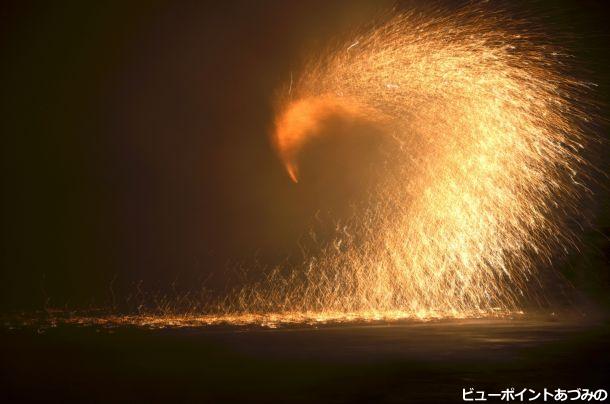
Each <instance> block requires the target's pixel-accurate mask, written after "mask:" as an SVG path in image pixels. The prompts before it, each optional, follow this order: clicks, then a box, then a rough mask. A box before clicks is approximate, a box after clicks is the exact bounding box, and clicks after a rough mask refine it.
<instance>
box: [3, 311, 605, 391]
mask: <svg viewBox="0 0 610 404" xmlns="http://www.w3.org/2000/svg"><path fill="white" fill-rule="evenodd" d="M609 342H610V323H608V322H596V323H588V324H583V323H582V322H578V323H577V322H572V321H570V322H559V321H549V320H543V321H529V320H528V321H526V320H512V321H509V320H493V321H489V320H472V321H441V322H432V323H404V324H394V325H373V326H371V325H369V326H322V327H319V328H312V327H304V328H289V329H245V328H226V327H212V328H195V329H165V330H147V329H141V328H140V329H138V328H129V327H122V328H114V329H100V328H95V327H73V326H59V327H55V328H46V329H37V328H35V327H34V328H21V329H12V330H8V329H4V330H3V331H2V337H1V342H0V346H1V348H0V349H1V350H2V358H3V359H2V365H1V366H2V395H3V396H4V399H3V401H4V402H22V401H45V402H49V401H51V402H56V401H57V402H66V401H79V402H109V401H112V402H145V401H161V400H163V401H172V402H187V401H188V402H205V401H214V402H252V401H254V402H433V403H434V402H436V403H438V402H462V388H470V387H473V388H475V389H476V390H485V391H486V392H487V393H493V392H500V391H501V390H503V389H505V388H510V387H515V388H516V389H517V391H520V390H521V389H523V388H531V389H534V390H537V391H541V390H542V389H543V388H545V387H546V388H548V389H549V390H550V389H553V390H554V389H556V388H565V389H570V388H579V387H580V388H588V389H599V388H605V389H606V390H608V388H609V387H610V365H609V361H608V359H610V352H609V351H608V346H609ZM490 401H493V400H491V399H490ZM497 401H498V400H497ZM540 401H541V400H540Z"/></svg>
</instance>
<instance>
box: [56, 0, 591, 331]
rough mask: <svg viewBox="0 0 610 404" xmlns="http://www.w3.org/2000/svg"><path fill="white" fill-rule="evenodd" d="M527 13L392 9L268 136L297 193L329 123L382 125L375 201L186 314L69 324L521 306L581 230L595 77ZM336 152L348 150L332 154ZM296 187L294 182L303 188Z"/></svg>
mask: <svg viewBox="0 0 610 404" xmlns="http://www.w3.org/2000/svg"><path fill="white" fill-rule="evenodd" d="M533 32H536V31H535V30H532V29H531V24H529V23H527V22H517V21H515V20H514V19H511V18H508V17H505V16H503V14H502V13H498V12H491V11H485V10H484V9H481V8H479V7H478V6H468V7H466V8H463V9H461V10H460V11H457V12H456V11H451V12H447V11H443V10H430V9H427V10H425V11H422V10H413V11H406V12H399V13H394V14H393V15H391V16H390V17H389V18H386V19H385V21H384V22H382V23H380V24H377V25H376V26H375V27H373V28H368V29H363V30H361V31H360V32H358V33H357V34H356V35H354V36H353V37H351V38H347V39H346V40H345V41H343V42H342V43H341V44H340V45H338V46H335V47H333V48H332V49H330V50H328V51H326V52H324V53H323V54H321V55H313V56H310V57H309V59H308V61H307V63H306V64H305V65H304V66H303V68H302V69H301V71H300V73H299V74H298V75H296V77H294V78H293V77H292V75H291V78H290V82H289V83H288V84H287V85H286V88H285V89H284V90H281V91H279V97H278V102H277V104H278V107H277V115H276V118H275V130H274V132H273V135H272V142H273V144H274V146H275V148H276V150H277V153H278V155H279V158H280V159H281V161H282V162H283V164H284V166H285V169H286V171H287V173H288V176H289V177H290V178H291V179H292V180H293V181H294V182H295V183H296V184H294V186H302V183H304V182H305V181H306V178H304V177H301V173H300V169H301V160H302V158H303V156H302V155H303V150H304V149H305V148H306V146H307V145H308V144H310V143H311V142H312V141H314V140H315V139H318V138H319V137H321V136H332V133H329V131H328V130H324V128H325V125H326V123H327V122H328V121H329V120H333V119H339V120H341V121H343V122H356V123H364V124H366V125H369V126H373V127H375V128H376V129H375V135H378V136H383V137H384V138H385V139H386V140H387V141H384V142H382V143H380V146H379V147H380V148H381V149H382V150H381V155H382V156H384V158H385V161H387V162H390V163H388V164H379V165H378V166H377V167H375V171H376V173H375V176H374V178H375V181H374V184H373V185H372V186H371V187H370V189H368V194H369V197H368V198H366V203H365V204H364V206H359V207H358V210H357V211H356V214H354V215H351V216H350V219H342V220H341V221H338V222H337V223H336V224H335V229H336V231H335V233H334V236H333V237H332V239H331V240H329V241H328V242H327V243H326V242H325V243H324V245H321V246H318V248H316V249H314V251H305V252H304V254H303V256H304V259H303V261H302V262H301V263H300V264H297V265H294V264H290V265H283V266H278V267H276V268H273V269H272V270H270V271H269V273H268V276H267V277H266V278H265V279H264V280H263V281H261V282H258V283H256V284H254V285H252V284H249V285H246V286H242V287H239V288H237V289H235V290H233V291H231V292H230V293H228V294H227V295H226V296H224V298H222V299H221V300H220V301H217V300H214V299H211V300H209V301H208V300H206V302H205V303H202V302H201V301H196V302H193V304H192V305H191V306H192V307H193V308H195V309H192V310H191V311H190V312H189V313H187V314H184V315H180V316H176V315H175V313H173V311H172V310H171V309H167V307H170V306H171V302H170V303H168V302H166V301H165V300H162V301H161V303H160V305H159V306H160V307H161V315H158V314H154V313H153V314H151V315H149V316H148V315H142V314H140V315H138V316H131V317H130V316H118V317H113V316H108V317H95V318H93V319H87V317H79V318H73V319H71V320H70V319H69V320H66V321H68V322H69V321H76V322H79V321H80V322H84V323H96V322H97V323H100V322H102V323H103V322H108V323H109V324H125V323H128V324H140V325H147V326H168V325H169V326H171V325H182V326H184V325H186V326H189V325H202V324H218V323H230V324H263V325H265V324H266V325H272V326H273V325H277V324H282V323H283V324H286V323H320V322H322V323H323V322H346V321H375V320H383V321H388V320H397V319H405V318H415V319H434V318H447V317H450V318H466V317H497V316H506V315H515V314H517V315H519V313H521V314H522V311H521V310H522V309H523V307H524V305H525V304H526V303H531V302H532V301H533V302H539V301H540V299H541V298H542V299H544V288H543V287H542V284H543V280H542V279H541V278H542V277H541V276H540V268H543V267H549V266H550V265H551V264H552V262H553V261H555V260H556V259H557V257H558V255H560V254H562V253H564V252H565V251H568V250H569V249H570V248H571V247H573V246H574V245H575V243H576V241H577V237H576V235H575V234H573V233H572V231H571V230H570V228H569V226H568V220H570V219H571V218H573V217H574V216H575V213H576V211H577V206H578V202H579V199H581V195H583V194H585V193H586V192H587V191H588V190H587V188H586V185H585V184H587V182H588V180H587V171H588V169H589V168H588V164H587V161H586V159H585V157H584V156H585V151H586V148H587V145H588V143H589V141H590V139H591V135H590V134H589V133H587V132H586V130H585V128H587V127H588V125H589V123H590V122H591V121H592V120H594V119H593V118H592V117H591V116H590V114H589V113H588V112H587V111H588V110H589V106H588V105H589V104H588V102H587V97H586V94H587V93H588V87H589V85H588V84H587V83H585V82H582V81H579V80H577V79H574V78H572V77H571V76H570V75H569V74H567V73H566V66H567V64H566V60H568V59H567V54H566V53H565V52H564V51H563V50H562V49H561V48H559V47H557V46H555V45H553V44H552V41H549V40H548V39H547V38H546V37H545V36H543V35H541V34H539V33H533ZM337 158H340V156H337ZM297 182H299V183H297Z"/></svg>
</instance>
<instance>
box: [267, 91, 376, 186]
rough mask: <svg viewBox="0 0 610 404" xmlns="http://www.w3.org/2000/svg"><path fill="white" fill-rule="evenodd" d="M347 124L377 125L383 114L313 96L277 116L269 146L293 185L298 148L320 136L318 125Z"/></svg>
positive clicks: (337, 99)
mask: <svg viewBox="0 0 610 404" xmlns="http://www.w3.org/2000/svg"><path fill="white" fill-rule="evenodd" d="M333 117H340V118H341V119H342V120H347V121H370V122H372V123H381V122H382V121H383V114H380V113H379V112H378V111H375V110H374V109H372V108H370V107H367V106H365V105H363V104H360V103H358V102H356V101H355V100H352V99H349V98H345V97H338V96H335V95H332V94H322V95H316V96H312V97H308V98H303V99H299V100H296V101H294V102H293V103H291V104H290V105H288V107H287V108H286V110H285V111H284V112H283V113H282V114H280V115H278V117H277V118H276V122H275V132H274V135H273V143H274V145H275V147H276V150H277V152H278V154H279V156H280V158H281V160H282V162H283V163H284V166H285V168H286V171H287V172H288V175H289V176H290V179H292V180H293V181H294V182H298V177H299V165H298V162H297V157H298V153H299V151H300V149H301V147H302V146H303V145H304V144H306V143H307V142H308V141H311V139H312V138H314V137H315V136H317V135H318V134H319V132H320V127H321V125H322V124H323V123H324V122H325V121H327V120H329V119H331V118H333Z"/></svg>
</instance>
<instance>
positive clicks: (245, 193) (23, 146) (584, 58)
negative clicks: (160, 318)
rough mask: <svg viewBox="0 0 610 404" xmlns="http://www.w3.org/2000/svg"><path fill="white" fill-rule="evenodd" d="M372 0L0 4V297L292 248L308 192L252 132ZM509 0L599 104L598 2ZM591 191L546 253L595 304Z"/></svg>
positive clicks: (597, 227) (87, 295)
mask: <svg viewBox="0 0 610 404" xmlns="http://www.w3.org/2000/svg"><path fill="white" fill-rule="evenodd" d="M492 3H493V2H492ZM388 4H390V3H380V2H372V1H370V2H366V1H333V2H328V1H317V0H316V1H308V2H300V1H260V2H259V1H257V2H250V1H232V2H224V1H215V2H161V1H148V2H104V3H103V4H102V3H98V2H60V3H55V2H40V3H35V2H13V3H11V2H9V3H3V5H2V6H1V9H0V10H1V11H0V13H1V14H0V18H1V20H0V60H1V61H2V63H1V67H0V69H1V75H0V84H1V89H2V90H1V94H2V111H3V114H2V120H1V122H0V127H1V128H2V130H1V136H2V147H1V150H2V159H1V164H2V168H1V172H2V253H1V254H2V269H1V271H2V279H1V281H0V285H1V286H0V288H1V290H0V296H1V299H2V307H3V309H5V310H15V309H39V308H42V307H45V306H58V307H63V306H67V307H82V306H87V305H104V304H107V303H108V301H109V299H110V293H111V292H110V289H111V288H112V289H113V292H112V293H122V294H127V293H130V291H132V290H133V289H134V287H135V286H134V285H136V284H138V283H139V282H141V283H142V285H144V286H145V287H148V288H151V289H167V288H169V287H170V286H169V285H173V286H172V287H175V285H176V284H178V285H187V286H188V285H193V284H195V283H197V282H201V281H203V280H204V279H207V278H208V277H209V275H210V274H214V276H213V277H212V278H210V279H211V280H210V279H208V282H211V283H212V285H214V284H215V283H218V284H222V283H223V281H225V280H226V279H225V276H224V273H225V271H228V269H227V268H231V267H232V266H234V265H235V263H237V262H240V261H244V262H246V263H249V262H252V261H253V260H254V259H256V260H258V261H259V262H261V263H263V264H273V263H277V262H279V261H280V260H282V259H284V257H286V255H288V254H291V253H294V249H295V245H296V242H297V240H298V239H299V237H301V236H302V234H303V233H304V232H306V231H307V229H308V226H309V223H310V222H309V221H310V218H311V214H312V212H314V211H315V209H317V206H318V205H317V204H318V202H319V200H317V199H316V198H317V197H316V196H315V195H309V194H307V192H305V191H303V190H302V189H301V188H299V187H295V186H294V185H293V184H292V183H291V182H290V180H289V179H288V177H287V176H286V174H285V173H284V171H283V168H282V166H281V164H280V163H279V161H278V160H277V158H276V157H275V155H274V153H273V150H272V148H271V146H270V144H269V141H268V134H269V131H270V128H271V125H272V117H273V111H272V101H273V93H274V91H275V90H276V89H277V88H278V87H279V86H280V85H281V84H284V83H285V82H286V81H287V80H288V79H289V76H290V72H291V70H292V69H294V68H295V67H296V66H298V65H299V61H300V58H301V56H302V55H303V52H304V50H312V49H313V50H315V49H317V48H319V47H321V46H323V45H324V44H325V43H326V42H327V41H328V40H329V39H330V38H332V37H333V36H334V35H336V34H339V33H341V32H344V31H345V29H347V28H349V27H351V26H352V25H353V24H356V25H357V24H360V23H366V22H369V21H370V20H371V18H372V17H373V16H375V15H377V14H378V13H379V12H381V11H383V10H385V9H387V5H388ZM455 4H456V3H455V2H450V3H448V4H447V6H451V7H454V6H455ZM498 4H500V3H498ZM502 4H503V5H508V4H509V3H502ZM408 5H409V3H408V2H407V3H404V4H403V3H401V6H408ZM510 7H511V8H512V9H515V10H520V12H521V13H522V14H523V15H525V16H532V17H534V18H535V19H537V20H538V21H539V22H540V26H539V27H540V29H541V30H545V31H547V32H549V33H550V34H551V35H555V36H556V37H557V38H558V42H560V43H561V44H562V45H566V46H568V47H569V48H570V49H571V50H572V52H573V53H574V54H575V56H576V60H577V61H578V63H577V71H578V73H579V74H582V76H583V77H585V78H587V79H590V80H592V81H594V82H596V83H598V84H599V87H598V88H597V90H598V93H597V96H598V97H599V99H598V101H599V102H600V105H601V106H600V110H599V111H597V112H598V113H599V114H600V115H601V116H602V117H607V116H608V114H607V108H606V105H607V102H608V101H609V99H608V94H610V91H609V89H610V80H609V78H610V69H609V67H608V66H609V65H610V64H609V63H610V61H609V60H608V54H609V52H608V46H607V43H608V42H609V41H608V40H609V36H608V21H609V19H608V17H609V16H610V14H609V13H608V10H607V7H606V5H605V2H603V1H556V0H554V1H535V2H517V3H515V2H511V3H510ZM518 14H519V13H516V14H515V15H518ZM605 128H607V125H606V123H605V122H602V127H601V128H600V130H599V134H600V135H601V136H602V137H603V136H605V135H604V133H606V131H605ZM599 148H600V150H598V151H597V153H598V157H599V164H598V165H600V167H602V169H605V168H606V167H607V166H606V161H605V154H607V148H606V145H600V146H599ZM596 177H597V180H598V181H599V182H600V183H601V184H603V183H604V182H606V184H607V180H606V179H605V178H604V177H603V176H602V175H599V174H597V175H596ZM595 191H596V195H595V197H594V199H595V204H593V205H591V207H590V208H589V209H591V210H592V212H594V213H595V215H594V216H593V217H594V219H593V224H594V227H589V228H588V229H587V232H586V234H585V236H584V241H585V246H584V248H583V252H582V253H581V254H578V255H574V256H572V257H571V260H570V261H569V262H568V263H567V264H566V265H564V266H562V268H561V269H562V271H563V272H564V274H565V275H566V276H567V277H568V278H569V279H571V280H572V281H573V282H574V283H575V285H576V286H577V287H578V288H579V289H580V290H582V291H583V293H584V294H585V295H587V296H589V298H592V299H593V300H595V301H598V302H601V303H602V305H605V304H607V301H608V300H607V299H608V298H607V290H608V286H610V284H609V278H608V267H607V261H608V254H609V249H608V241H607V240H608V223H609V219H608V211H609V209H608V198H607V192H606V191H604V189H603V186H597V185H596V186H595ZM179 287H181V286H179ZM117 291H118V292H117Z"/></svg>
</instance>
